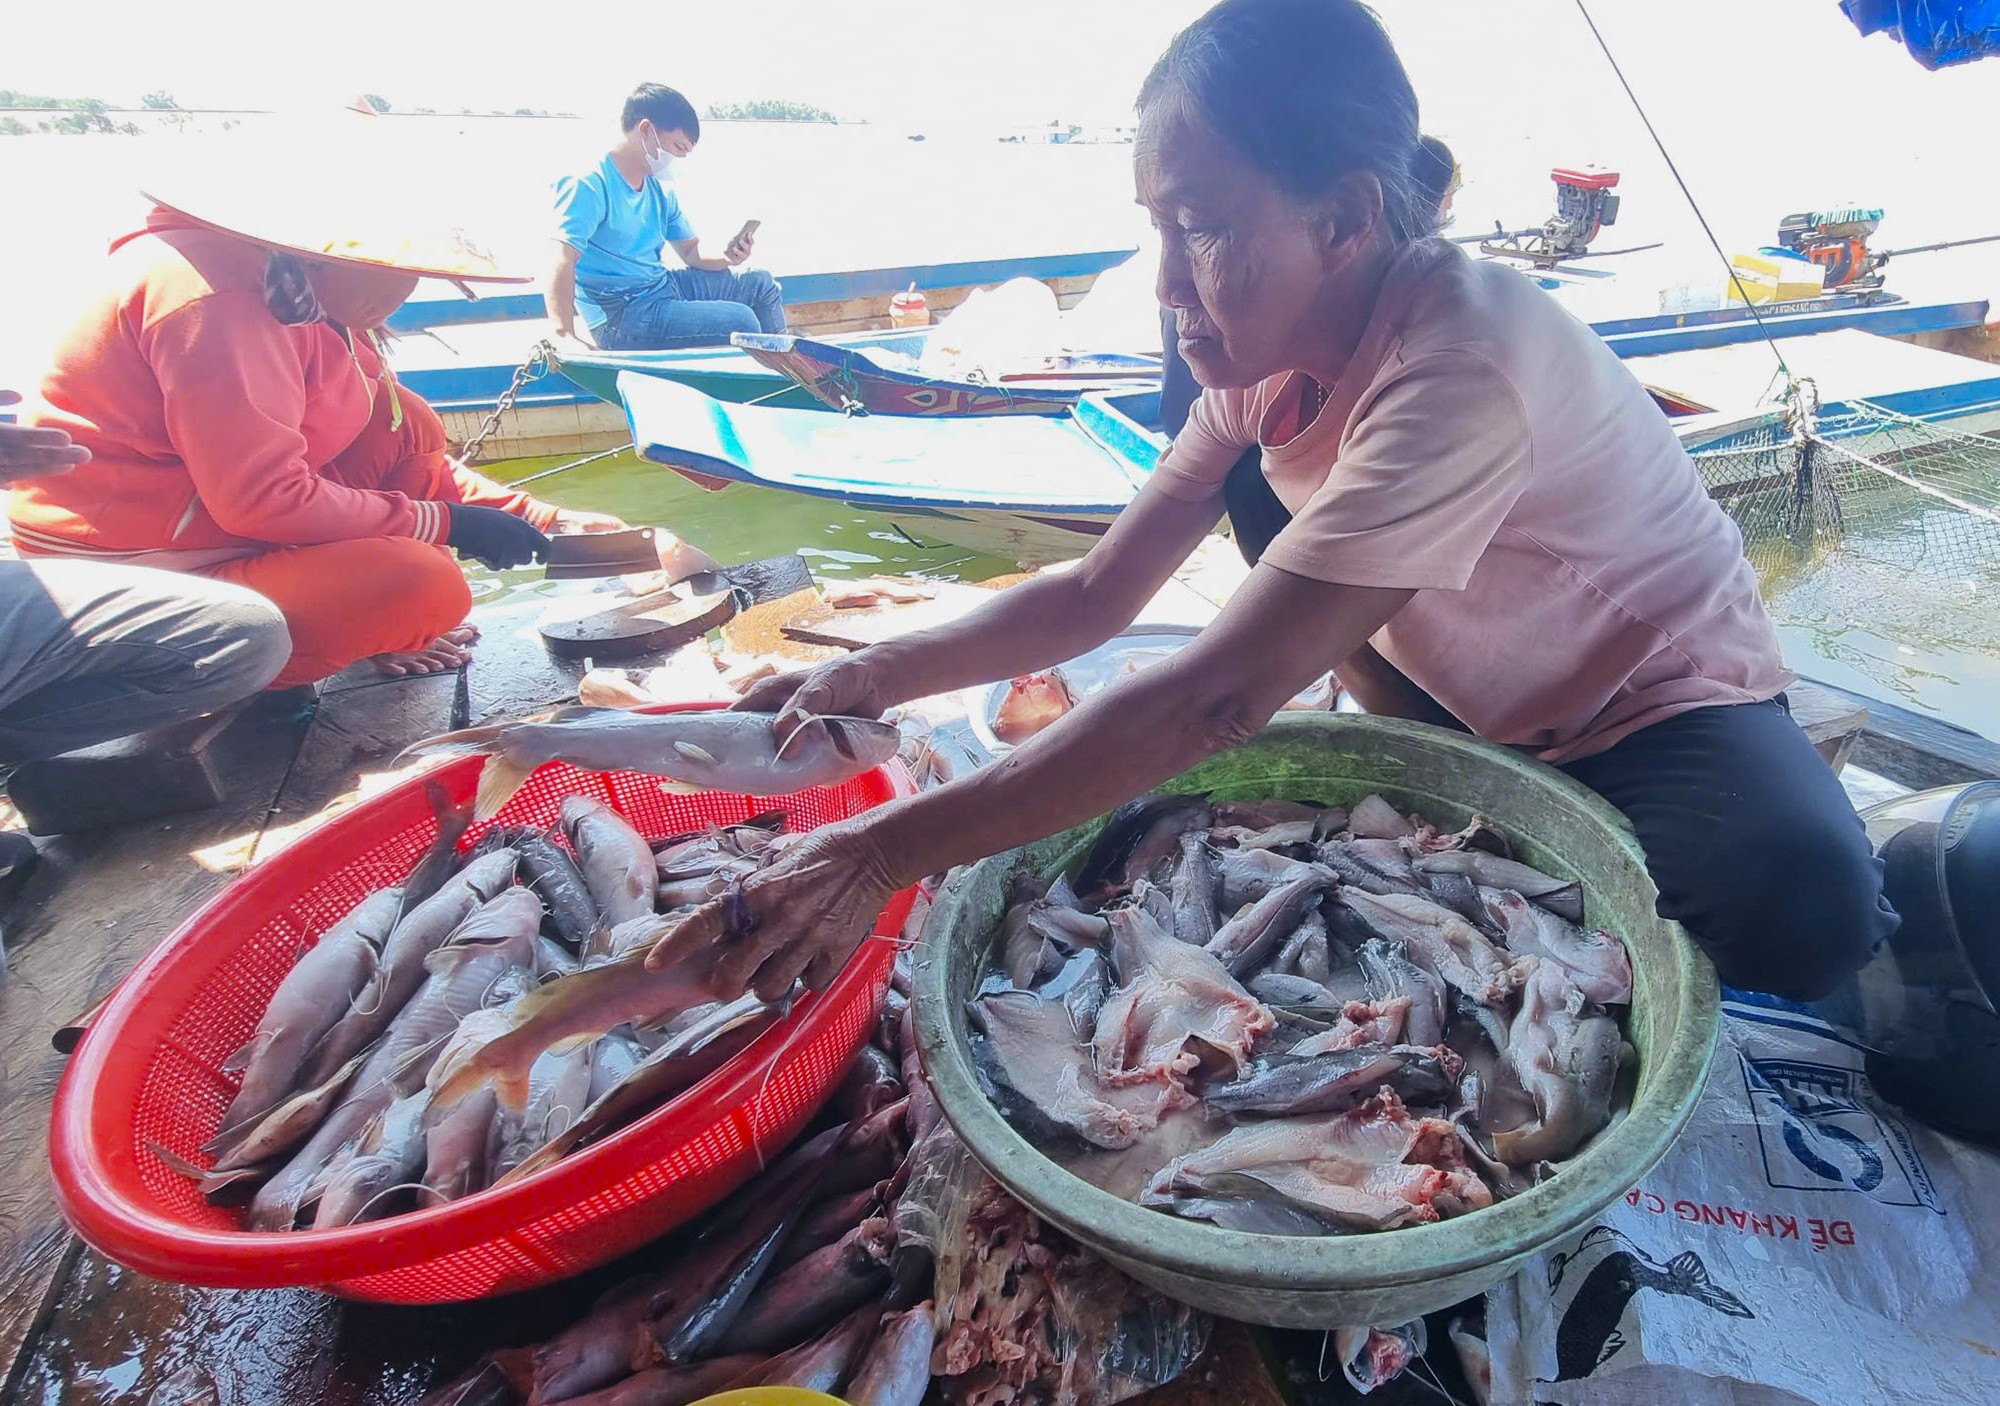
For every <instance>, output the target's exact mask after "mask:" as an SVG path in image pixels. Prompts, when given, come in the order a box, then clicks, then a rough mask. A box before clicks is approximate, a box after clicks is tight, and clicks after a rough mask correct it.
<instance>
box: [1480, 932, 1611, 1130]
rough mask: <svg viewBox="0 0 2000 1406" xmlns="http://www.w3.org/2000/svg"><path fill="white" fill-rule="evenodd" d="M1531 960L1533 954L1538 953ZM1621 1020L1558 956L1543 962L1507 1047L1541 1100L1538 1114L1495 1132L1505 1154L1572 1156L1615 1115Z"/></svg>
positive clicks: (1511, 1063) (1528, 989) (1510, 1031)
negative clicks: (1589, 997) (1589, 995)
mask: <svg viewBox="0 0 2000 1406" xmlns="http://www.w3.org/2000/svg"><path fill="white" fill-rule="evenodd" d="M1531 960H1532V959H1531ZM1620 1043H1621V1039H1620V1036H1619V1033H1618V1022H1617V1021H1615V1020H1613V1019H1612V1018H1611V1017H1610V1016H1609V1015H1606V1014H1605V1013H1604V1012H1603V1011H1602V1010H1600V1009H1599V1008H1597V1007H1594V1006H1589V1005H1588V1004H1587V1003H1586V1002H1585V1001H1584V998H1583V993H1582V992H1580V991H1578V990H1577V989H1576V987H1575V986H1574V985H1573V984H1571V982H1570V979H1569V977H1568V975H1567V974H1566V973H1565V972H1564V971H1563V969H1562V967H1561V966H1560V965H1559V964H1557V963H1555V962H1538V963H1536V965H1535V969H1534V971H1533V972H1532V973H1531V975H1530V977H1529V980H1528V985H1527V987H1526V989H1525V990H1524V991H1523V992H1522V994H1521V1009H1520V1010H1519V1012H1517V1013H1516V1014H1515V1016H1514V1020H1513V1023H1512V1024H1511V1025H1509V1026H1508V1027H1507V1048H1506V1049H1504V1050H1502V1051H1501V1052H1500V1053H1501V1055H1502V1056H1503V1057H1504V1058H1505V1059H1506V1061H1507V1064H1508V1066H1509V1067H1510V1068H1511V1069H1512V1070H1513V1071H1514V1073H1515V1076H1516V1077H1517V1078H1519V1080H1520V1081H1521V1087H1522V1088H1523V1089H1524V1090H1526V1091H1527V1094H1528V1096H1529V1097H1530V1098H1531V1099H1533V1100H1534V1103H1535V1117H1534V1118H1533V1119H1532V1120H1530V1121H1529V1122H1528V1123H1526V1124H1524V1125H1523V1126H1521V1127H1519V1128H1514V1129H1510V1130H1507V1131H1504V1132H1497V1133H1495V1134H1494V1135H1493V1152H1494V1155H1495V1156H1497V1157H1498V1158H1499V1159H1500V1160H1501V1161H1502V1162H1507V1163H1511V1164H1513V1165H1515V1166H1520V1165H1522V1164H1523V1163H1527V1162H1552V1161H1555V1160H1557V1159H1559V1158H1563V1157H1567V1156H1569V1155H1570V1154H1571V1153H1572V1152H1575V1151H1576V1150H1577V1148H1579V1147H1581V1146H1582V1145H1583V1144H1584V1142H1585V1141H1586V1140H1588V1139H1589V1138H1591V1137H1594V1136H1595V1135H1596V1134H1597V1132H1598V1131H1599V1130H1600V1129H1602V1128H1603V1127H1604V1125H1605V1124H1606V1123H1608V1122H1610V1121H1611V1091H1612V1088H1613V1086H1614V1085H1615V1084H1616V1083H1617V1081H1618V1059H1619V1046H1620Z"/></svg>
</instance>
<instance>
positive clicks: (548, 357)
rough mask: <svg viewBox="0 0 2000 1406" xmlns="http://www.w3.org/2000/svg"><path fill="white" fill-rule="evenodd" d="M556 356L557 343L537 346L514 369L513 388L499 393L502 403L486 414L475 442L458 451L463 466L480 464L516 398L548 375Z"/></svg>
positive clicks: (547, 342)
mask: <svg viewBox="0 0 2000 1406" xmlns="http://www.w3.org/2000/svg"><path fill="white" fill-rule="evenodd" d="M555 353H556V349H555V345H554V343H552V342H550V341H549V340H548V339H547V338H543V339H542V340H541V341H539V342H537V343H535V348H534V350H533V351H531V352H529V353H528V359H527V360H526V361H524V362H522V363H521V364H520V365H519V366H517V367H515V368H514V381H513V384H512V385H510V386H508V387H507V389H506V390H504V391H502V392H501V393H500V399H499V400H497V401H495V402H494V405H493V409H492V410H491V411H490V412H489V413H488V414H487V416H486V419H485V421H484V422H483V423H482V424H481V425H480V426H479V428H478V430H477V431H475V432H474V433H473V436H472V438H470V439H468V440H467V441H466V442H465V443H464V444H463V445H461V446H460V447H459V451H458V457H459V461H460V462H461V463H464V464H468V465H470V464H474V463H477V462H478V461H479V451H480V450H481V449H482V448H483V447H484V446H485V444H486V437H487V436H488V435H490V434H492V433H493V432H494V431H495V430H497V429H499V428H500V421H501V419H502V418H503V417H504V416H505V415H506V414H507V412H508V411H509V410H512V409H513V408H514V400H515V398H516V397H518V396H519V395H520V394H521V391H522V389H523V388H524V387H525V386H526V385H527V384H528V382H530V381H538V380H540V379H541V378H542V377H544V376H546V375H548V373H549V371H550V369H551V362H552V359H553V358H554V356H555Z"/></svg>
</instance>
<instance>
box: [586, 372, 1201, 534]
mask: <svg viewBox="0 0 2000 1406" xmlns="http://www.w3.org/2000/svg"><path fill="white" fill-rule="evenodd" d="M618 392H619V395H620V396H621V397H622V399H623V400H624V403H625V408H626V412H627V414H628V416H629V417H630V420H631V425H632V436H633V442H634V443H635V444H637V445H638V448H639V453H640V454H641V455H642V456H643V457H645V458H646V459H648V460H651V461H652V462H654V463H656V464H664V465H666V466H667V467H669V468H673V469H678V470H682V471H684V472H687V473H691V474H694V475H697V476H700V477H706V478H710V479H715V480H720V481H721V482H724V483H743V484H755V485H758V486H761V487H765V488H775V489H779V490H781V491H784V492H788V493H803V494H806V495H807V496H809V497H816V498H827V499H832V500H835V501H838V502H843V503H851V504H853V505H855V506H856V507H861V508H866V509H868V510H869V511H871V512H875V513H879V514H881V515H882V516H884V517H887V518H888V519H889V520H890V521H892V522H894V523H896V524H898V525H899V526H900V527H902V529H903V530H904V531H906V532H908V533H909V534H910V535H911V536H913V537H916V538H919V539H924V540H934V541H946V542H952V543H955V544H957V545H959V546H964V547H970V548H973V549H975V550H978V551H985V552H991V553H993V554H995V555H997V556H1004V557H1007V558H1009V559H1011V560H1014V561H1018V562H1021V563H1023V564H1024V565H1028V564H1039V563H1043V562H1048V561H1058V560H1062V559H1064V558H1067V557H1074V556H1078V555H1080V554H1081V553H1082V552H1083V551H1084V550H1085V549H1086V548H1087V547H1088V546H1089V545H1090V543H1091V541H1092V540H1094V539H1095V538H1097V537H1099V536H1102V535H1103V533H1104V530H1105V528H1107V527H1109V526H1110V525H1111V521H1112V519H1113V518H1115V517H1116V516H1117V515H1118V513H1119V511H1120V510H1121V509H1123V508H1124V507H1125V505H1126V504H1127V503H1130V502H1131V501H1132V497H1133V495H1134V494H1136V493H1137V492H1138V491H1139V488H1140V486H1141V485H1143V484H1144V483H1145V481H1146V479H1147V477H1148V476H1149V475H1150V474H1151V473H1152V471H1153V466H1154V464H1155V463H1156V462H1157V461H1158V459H1159V456H1160V452H1161V451H1162V450H1163V449H1165V448H1166V437H1165V436H1164V435H1162V434H1161V433H1160V432H1159V429H1158V417H1159V400H1160V398H1159V393H1158V392H1157V391H1130V392H1102V393H1099V392H1087V393H1085V394H1084V395H1083V396H1082V397H1081V398H1080V399H1079V400H1078V401H1077V403H1076V404H1075V406H1074V407H1072V408H1071V410H1070V412H1069V413H1067V414H1063V415H1054V416H1048V415H1007V416H986V417H980V418H976V419H965V418H941V417H924V416H891V415H879V416H872V415H871V416H847V415H828V414H827V413H825V411H824V410H785V409H773V408H769V407H766V406H751V405H732V404H729V403H727V402H724V401H719V400H716V399H714V398H712V397H710V396H705V395H703V394H702V393H701V392H700V391H697V390H695V389H693V388H692V387H689V386H684V385H679V384H676V383H675V382H672V381H667V380H662V379H660V378H658V377H655V376H647V375H643V374H640V373H637V372H631V371H627V372H625V373H623V374H622V375H621V376H620V377H619V378H618Z"/></svg>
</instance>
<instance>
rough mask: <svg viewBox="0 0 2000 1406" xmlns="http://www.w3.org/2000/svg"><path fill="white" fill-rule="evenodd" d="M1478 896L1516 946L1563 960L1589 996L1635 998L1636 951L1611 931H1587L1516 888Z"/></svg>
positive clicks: (1622, 1001)
mask: <svg viewBox="0 0 2000 1406" xmlns="http://www.w3.org/2000/svg"><path fill="white" fill-rule="evenodd" d="M1479 896H1480V897H1481V899H1482V900H1484V902H1485V905H1486V911H1487V912H1488V913H1489V914H1491V915H1492V918H1493V921H1494V922H1495V923H1496V924H1497V925H1498V926H1499V929H1500V931H1501V932H1502V933H1503V934H1504V935H1505V937H1506V940H1507V946H1508V948H1509V949H1510V950H1511V951H1515V952H1527V953H1532V954H1533V955H1535V956H1537V957H1543V958H1546V959H1547V960H1549V961H1552V962H1557V963H1560V964H1561V965H1562V967H1563V970H1564V971H1565V972H1566V973H1567V974H1568V976H1569V979H1570V980H1571V981H1572V982H1574V983H1575V984H1576V989H1577V990H1579V991H1581V992H1582V993H1583V995H1584V999H1585V1000H1590V1001H1595V1002H1597V1003H1598V1004H1599V1005H1603V1006H1623V1005H1629V1004H1630V1003H1631V1000H1632V957H1631V954H1630V953H1628V952H1627V951H1626V950H1625V944H1624V943H1622V942H1620V941H1619V940H1618V939H1617V938H1615V937H1613V936H1612V935H1611V934H1610V933H1608V932H1596V931H1586V930H1585V929H1583V928H1580V927H1578V926H1577V925H1576V924H1575V923H1572V922H1570V921H1569V920H1568V919H1567V918H1564V917H1561V916H1559V915H1558V914H1556V913H1553V912H1551V911H1549V910H1548V909H1547V908H1543V907H1540V906H1538V905H1536V904H1533V903H1530V902H1528V900H1527V899H1525V898H1523V897H1522V896H1521V895H1520V894H1518V893H1515V892H1513V891H1512V890H1505V889H1481V890H1479Z"/></svg>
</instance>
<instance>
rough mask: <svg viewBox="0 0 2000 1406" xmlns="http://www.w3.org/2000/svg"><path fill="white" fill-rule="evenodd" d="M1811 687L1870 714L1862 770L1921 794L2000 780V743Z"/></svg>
mask: <svg viewBox="0 0 2000 1406" xmlns="http://www.w3.org/2000/svg"><path fill="white" fill-rule="evenodd" d="M1806 682H1807V683H1810V684H1814V685H1816V686H1817V687H1819V688H1821V689H1824V690H1825V691H1826V692H1828V693H1830V694H1833V695H1835V696H1836V697H1839V698H1843V699H1845V700H1847V701H1848V702H1849V703H1852V704H1856V705H1859V706H1860V707H1863V708H1866V709H1867V710H1868V727H1867V730H1866V731H1864V732H1863V733H1862V734H1861V737H1860V739H1859V740H1858V741H1857V742H1856V743H1855V746H1854V750H1853V760H1854V762H1855V763H1856V764H1857V765H1859V766H1864V767H1867V768H1868V770H1870V771H1872V772H1876V773H1878V774H1880V775H1882V776H1886V777H1888V778H1889V779H1890V780H1891V781H1896V782H1900V783H1901V784H1903V785H1905V786H1908V787H1910V788H1911V789H1912V790H1918V791H1922V790H1927V789H1928V788H1930V787H1932V786H1957V785H1962V784H1964V783H1966V782H1969V781H1985V780H1990V779H1994V778H2000V743H1996V742H1993V741H1990V740H1988V739H1987V738H1985V737H1982V736H1980V735H1979V734H1978V733H1976V732H1973V731H1972V730H1971V729H1969V728H1962V727H1958V726H1955V725H1954V724H1952V723H1948V722H1943V721H1941V720H1940V719H1937V718H1933V717H1926V716H1925V715H1924V714H1922V713H1916V712H1912V711H1911V710H1910V709H1908V708H1903V707H1899V706H1897V705H1896V704H1894V703H1884V702H1882V701H1881V700H1880V699H1877V698H1867V697H1864V696H1863V695H1861V694H1858V693H1853V692H1850V691H1849V690H1847V689H1844V688H1840V687H1837V686H1836V685H1833V684H1830V683H1826V682H1823V681H1822V680H1819V679H1808V680H1806Z"/></svg>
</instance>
